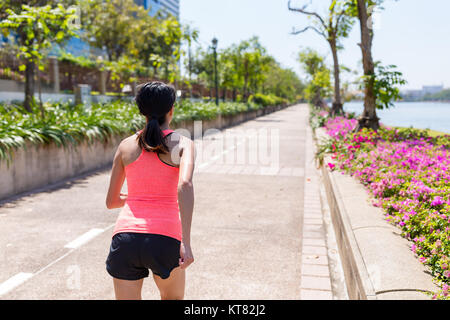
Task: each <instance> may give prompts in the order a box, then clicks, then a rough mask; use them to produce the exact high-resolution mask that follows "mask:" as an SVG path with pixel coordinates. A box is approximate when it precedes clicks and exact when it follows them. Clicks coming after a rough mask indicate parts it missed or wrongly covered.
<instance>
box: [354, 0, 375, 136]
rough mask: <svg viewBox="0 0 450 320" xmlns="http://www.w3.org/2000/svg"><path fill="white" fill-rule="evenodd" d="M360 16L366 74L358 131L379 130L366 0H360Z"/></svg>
mask: <svg viewBox="0 0 450 320" xmlns="http://www.w3.org/2000/svg"><path fill="white" fill-rule="evenodd" d="M358 18H359V23H360V27H361V44H360V46H361V51H362V56H363V67H364V76H365V87H364V111H363V113H362V114H361V116H360V117H359V118H358V126H357V128H356V130H357V131H359V130H361V129H362V128H372V129H374V130H378V128H379V127H380V123H379V122H378V120H379V118H378V117H377V112H376V95H375V88H374V85H375V81H374V80H375V79H374V75H375V65H374V63H373V58H372V38H373V34H372V31H371V29H370V28H371V26H368V18H369V17H368V14H367V7H366V1H365V0H358Z"/></svg>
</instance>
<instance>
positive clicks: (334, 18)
mask: <svg viewBox="0 0 450 320" xmlns="http://www.w3.org/2000/svg"><path fill="white" fill-rule="evenodd" d="M307 8H308V4H306V5H304V6H303V7H301V8H293V7H291V1H289V2H288V9H289V10H291V11H295V12H300V13H302V14H304V15H307V16H309V17H312V18H313V19H314V20H313V24H312V25H310V26H307V27H306V28H304V29H302V30H298V31H296V30H295V29H294V31H293V32H292V34H300V33H303V32H305V31H308V30H313V31H315V32H316V33H317V34H319V35H320V36H322V37H323V38H324V39H325V40H326V41H327V42H328V44H329V46H330V49H331V53H332V55H333V64H334V97H333V104H332V108H331V114H332V115H336V114H342V113H343V108H342V98H341V86H340V67H339V58H338V50H339V49H341V48H342V45H341V44H340V40H341V39H342V38H346V37H348V34H349V33H350V30H351V28H352V26H353V18H352V17H351V16H349V15H348V14H347V6H346V3H345V1H338V0H331V3H330V6H329V8H328V16H327V17H322V16H321V15H319V14H318V13H317V12H312V11H309V10H307Z"/></svg>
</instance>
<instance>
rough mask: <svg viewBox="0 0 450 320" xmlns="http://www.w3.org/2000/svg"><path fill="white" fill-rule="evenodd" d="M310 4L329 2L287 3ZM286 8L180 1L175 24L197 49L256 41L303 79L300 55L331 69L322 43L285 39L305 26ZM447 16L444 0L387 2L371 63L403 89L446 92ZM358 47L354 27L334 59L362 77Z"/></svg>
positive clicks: (279, 1)
mask: <svg viewBox="0 0 450 320" xmlns="http://www.w3.org/2000/svg"><path fill="white" fill-rule="evenodd" d="M311 2H312V4H311V8H315V9H318V10H321V9H324V8H326V6H327V5H328V4H329V3H330V0H303V1H302V0H293V1H292V2H291V3H292V6H300V5H301V4H305V3H311ZM287 4H288V0H180V20H181V22H184V23H189V24H191V25H192V26H193V27H195V28H197V29H198V30H199V32H200V36H199V44H200V45H201V46H202V47H204V48H205V47H206V46H208V45H210V43H211V39H212V38H214V37H217V38H218V40H219V45H218V46H219V48H224V47H227V46H229V45H231V44H233V43H238V42H240V41H241V40H246V39H249V38H251V37H252V36H255V35H256V36H258V37H259V39H260V41H261V43H262V44H263V45H264V47H265V48H266V49H267V51H268V53H269V54H270V55H272V56H274V57H275V59H276V60H277V61H278V62H280V63H281V65H282V66H284V67H287V68H291V69H292V70H294V71H295V72H297V74H299V76H300V77H302V78H304V72H303V71H302V69H301V66H300V64H299V62H298V61H297V56H298V53H299V52H300V51H301V50H302V49H305V48H308V47H311V48H314V49H316V50H317V51H319V52H320V53H321V54H323V55H325V56H326V57H327V61H328V63H329V65H330V67H331V66H332V57H331V51H330V49H329V46H328V43H327V42H326V40H325V39H324V38H322V37H321V36H319V35H318V34H316V33H315V32H314V31H308V32H306V33H302V34H300V35H291V34H290V32H291V31H292V28H293V27H295V28H296V29H303V28H304V27H306V26H307V25H308V22H309V20H308V19H307V18H306V16H305V15H302V14H300V13H297V12H290V11H289V10H288V9H287ZM322 12H325V10H323V11H322ZM449 13H450V1H449V0H427V1H424V0H399V1H395V0H386V1H385V4H384V10H382V11H380V12H378V13H377V14H376V16H375V19H374V20H375V21H374V22H375V31H374V32H375V36H374V41H373V57H374V60H380V61H381V62H382V64H383V65H396V66H397V68H398V70H399V71H401V72H402V73H403V76H404V78H405V79H406V80H407V82H408V83H407V84H406V85H405V86H403V87H402V89H420V88H422V86H423V85H444V87H446V88H450V18H449ZM359 41H360V29H359V22H357V23H355V25H354V27H353V30H352V32H351V33H350V36H349V37H348V38H347V39H345V40H344V41H343V45H344V49H343V50H342V51H340V52H339V59H340V62H341V64H342V65H344V66H346V67H348V68H350V69H352V70H357V71H358V73H359V74H361V73H362V71H361V68H362V66H361V49H360V48H359V46H358V45H357V43H358V42H359ZM342 77H343V78H344V80H353V79H354V78H355V75H352V74H349V73H344V74H343V75H342Z"/></svg>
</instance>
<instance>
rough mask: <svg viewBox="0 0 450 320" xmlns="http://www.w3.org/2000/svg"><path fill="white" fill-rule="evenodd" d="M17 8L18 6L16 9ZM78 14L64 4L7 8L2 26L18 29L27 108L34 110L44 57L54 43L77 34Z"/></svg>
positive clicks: (42, 112) (5, 31) (17, 35)
mask: <svg viewBox="0 0 450 320" xmlns="http://www.w3.org/2000/svg"><path fill="white" fill-rule="evenodd" d="M13 9H15V10H16V11H15V10H13ZM75 18H76V16H75V8H73V7H70V8H65V7H64V6H63V5H62V4H57V5H56V6H54V7H52V6H51V5H46V6H36V7H32V6H29V5H25V4H22V5H21V7H20V9H19V8H18V7H14V6H13V7H11V8H6V9H5V13H4V19H3V20H1V21H0V28H1V29H2V32H3V33H4V34H5V35H8V34H10V33H14V34H15V35H16V45H17V47H18V49H19V51H20V52H19V55H20V57H21V58H23V59H24V61H25V65H23V66H21V70H23V71H25V101H24V108H25V109H26V110H27V111H28V112H31V111H32V108H31V105H32V102H33V101H34V72H35V66H37V67H38V72H39V71H40V70H43V68H44V58H45V57H46V55H47V54H48V49H50V48H51V46H52V44H54V43H61V42H64V41H65V40H67V39H69V38H70V37H72V36H75V35H76V34H75V33H74V31H75V29H76V26H75V25H74V24H73V23H71V22H72V21H73V20H74V19H75ZM38 85H39V93H41V90H40V88H41V85H40V77H38ZM39 97H40V108H41V114H42V116H43V117H44V109H43V106H42V98H41V95H39Z"/></svg>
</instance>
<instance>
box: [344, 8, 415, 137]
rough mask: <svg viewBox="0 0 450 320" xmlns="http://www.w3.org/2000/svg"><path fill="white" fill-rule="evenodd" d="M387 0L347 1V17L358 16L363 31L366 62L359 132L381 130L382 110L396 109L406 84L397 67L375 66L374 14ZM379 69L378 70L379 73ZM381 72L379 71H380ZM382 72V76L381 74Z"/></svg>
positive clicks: (362, 40)
mask: <svg viewBox="0 0 450 320" xmlns="http://www.w3.org/2000/svg"><path fill="white" fill-rule="evenodd" d="M383 2H384V0H347V2H346V6H347V14H348V15H349V16H353V17H358V20H359V25H360V29H361V43H359V44H358V45H359V46H360V47H361V52H362V62H363V70H364V75H363V87H364V110H363V113H362V114H361V115H360V117H359V118H358V125H357V127H356V130H357V131H359V130H361V129H362V128H372V129H374V130H377V129H378V128H379V127H380V123H379V118H378V117H377V112H376V109H377V106H378V108H384V107H390V106H392V103H391V101H392V100H395V99H398V98H399V97H400V96H399V94H398V91H399V90H398V89H397V88H395V85H397V84H400V85H401V84H404V83H405V82H406V81H405V80H403V79H402V77H401V76H402V74H401V73H400V72H398V71H395V70H394V68H395V66H388V67H382V66H381V65H380V63H375V62H374V60H373V57H372V41H373V37H374V32H373V21H372V18H373V17H372V14H373V12H374V11H375V9H377V8H378V9H382V8H381V5H382V3H383ZM376 68H377V70H376ZM377 71H378V72H377ZM377 73H378V75H377Z"/></svg>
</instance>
